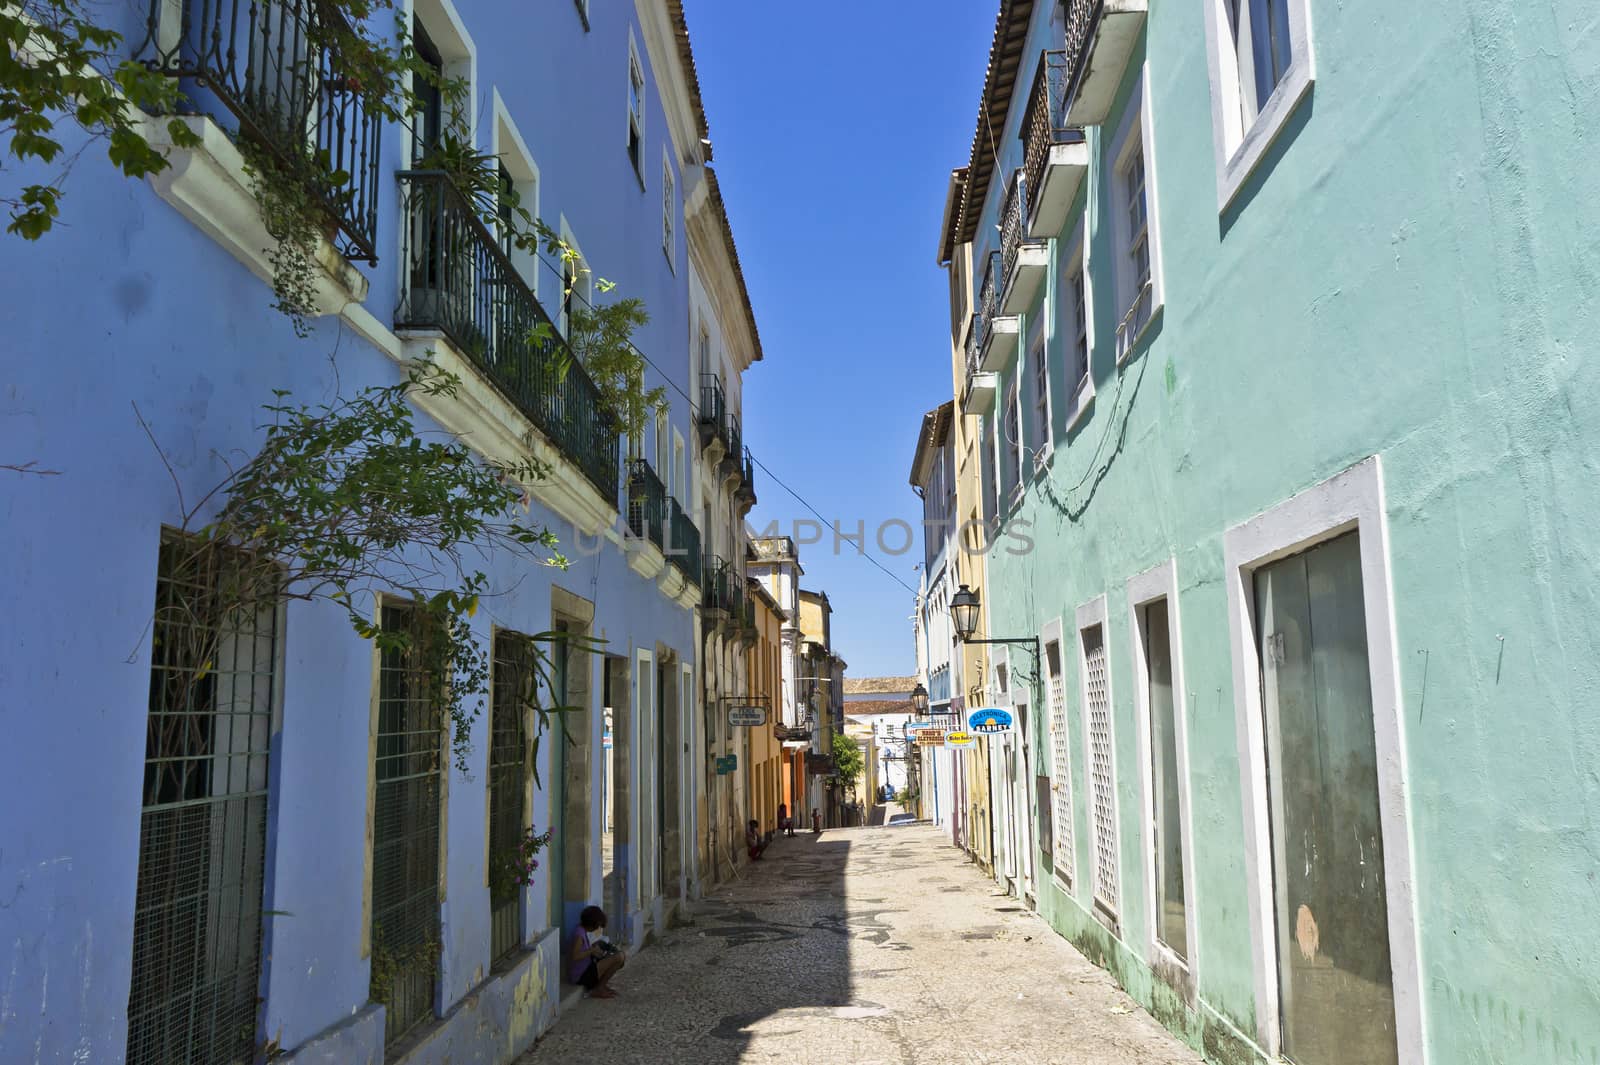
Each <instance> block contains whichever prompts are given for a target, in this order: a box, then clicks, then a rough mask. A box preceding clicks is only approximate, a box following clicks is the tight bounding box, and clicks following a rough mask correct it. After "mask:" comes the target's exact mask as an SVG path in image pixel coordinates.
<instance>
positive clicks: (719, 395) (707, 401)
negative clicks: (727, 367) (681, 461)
mask: <svg viewBox="0 0 1600 1065" xmlns="http://www.w3.org/2000/svg"><path fill="white" fill-rule="evenodd" d="M697 428H698V429H699V431H700V447H701V448H702V449H708V448H710V447H712V446H713V445H714V444H720V445H721V447H722V449H723V453H724V454H726V453H727V451H728V398H727V396H725V395H724V394H723V391H722V378H720V377H718V376H717V375H716V374H714V373H702V374H701V375H700V410H699V412H698V419H697Z"/></svg>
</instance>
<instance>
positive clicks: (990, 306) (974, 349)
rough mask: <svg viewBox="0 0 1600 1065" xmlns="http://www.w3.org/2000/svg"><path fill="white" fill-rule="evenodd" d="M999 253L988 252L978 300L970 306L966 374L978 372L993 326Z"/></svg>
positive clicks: (997, 292) (997, 295)
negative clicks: (970, 317) (970, 315)
mask: <svg viewBox="0 0 1600 1065" xmlns="http://www.w3.org/2000/svg"><path fill="white" fill-rule="evenodd" d="M999 284H1000V253H999V252H997V251H992V252H990V253H989V265H988V267H987V268H986V269H985V270H984V271H983V284H981V285H979V286H978V301H977V302H976V303H974V304H973V306H972V321H971V322H970V323H969V324H968V326H967V374H968V376H970V375H972V374H975V373H977V372H978V368H979V367H980V366H982V365H983V345H984V343H985V341H987V340H988V339H989V330H990V329H991V328H992V327H993V323H994V316H995V313H996V308H997V307H998V305H999V300H1000V293H999V287H998V286H999Z"/></svg>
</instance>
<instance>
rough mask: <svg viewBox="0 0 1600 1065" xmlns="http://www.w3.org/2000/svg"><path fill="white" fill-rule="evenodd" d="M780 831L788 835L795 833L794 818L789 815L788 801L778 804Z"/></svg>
mask: <svg viewBox="0 0 1600 1065" xmlns="http://www.w3.org/2000/svg"><path fill="white" fill-rule="evenodd" d="M778 831H779V832H782V833H784V834H786V835H790V836H793V835H794V818H792V817H790V816H789V807H788V805H787V804H786V803H779V804H778Z"/></svg>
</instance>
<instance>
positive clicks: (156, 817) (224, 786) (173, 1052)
mask: <svg viewBox="0 0 1600 1065" xmlns="http://www.w3.org/2000/svg"><path fill="white" fill-rule="evenodd" d="M238 562H239V560H238V559H237V558H230V557H229V556H227V555H224V554H219V553H218V552H216V551H204V552H201V553H198V554H197V553H196V552H194V551H191V550H189V549H188V541H184V540H179V539H177V538H170V539H168V540H167V541H166V542H164V543H163V544H162V545H161V550H160V556H159V560H158V563H157V575H156V609H155V619H154V625H153V628H152V636H151V661H150V705H149V718H148V723H147V727H146V732H145V767H144V795H143V810H142V813H141V817H140V825H139V881H138V888H137V894H136V901H135V904H134V919H133V977H132V983H131V985H130V987H129V992H128V1054H127V1061H128V1065H147V1063H148V1065H167V1063H170V1062H207V1063H232V1062H239V1063H244V1062H249V1061H250V1060H252V1057H253V1056H254V1053H255V1041H256V1000H257V994H258V989H259V986H260V968H261V966H260V955H261V894H262V885H263V882H264V880H265V874H266V827H267V750H268V745H269V743H270V740H271V732H272V704H273V698H274V688H275V684H276V661H277V624H276V621H277V612H276V608H275V604H271V603H269V604H268V605H266V606H263V607H259V608H249V609H245V610H238V609H235V610H232V611H231V612H229V613H227V615H226V616H223V615H224V610H225V609H226V608H225V607H224V606H223V604H222V602H221V600H220V595H219V590H220V589H223V588H227V587H229V586H230V585H235V586H236V583H237V582H238V581H239V580H240V579H242V578H241V577H240V571H239V569H238V568H237V566H238Z"/></svg>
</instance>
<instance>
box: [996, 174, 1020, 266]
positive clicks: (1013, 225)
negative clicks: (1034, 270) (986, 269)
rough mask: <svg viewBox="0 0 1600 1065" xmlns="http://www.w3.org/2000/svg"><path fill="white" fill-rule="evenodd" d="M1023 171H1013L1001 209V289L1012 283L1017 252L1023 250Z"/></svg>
mask: <svg viewBox="0 0 1600 1065" xmlns="http://www.w3.org/2000/svg"><path fill="white" fill-rule="evenodd" d="M1025 184H1026V182H1024V181H1023V178H1022V171H1021V170H1020V169H1019V170H1017V171H1015V172H1013V173H1012V175H1011V183H1010V184H1009V185H1008V186H1007V187H1006V199H1005V205H1004V206H1003V207H1002V208H1001V209H1000V258H1001V263H1000V289H1001V291H1002V292H1003V291H1005V288H1006V286H1008V285H1009V284H1011V269H1012V267H1014V266H1016V265H1017V253H1018V252H1019V251H1021V250H1022V201H1023V197H1024V195H1025V190H1024V188H1023V186H1024V185H1025Z"/></svg>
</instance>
